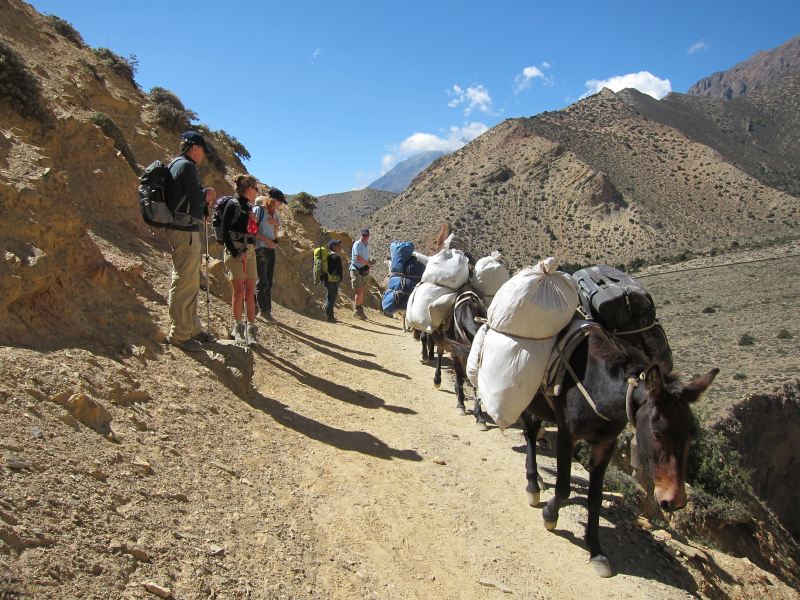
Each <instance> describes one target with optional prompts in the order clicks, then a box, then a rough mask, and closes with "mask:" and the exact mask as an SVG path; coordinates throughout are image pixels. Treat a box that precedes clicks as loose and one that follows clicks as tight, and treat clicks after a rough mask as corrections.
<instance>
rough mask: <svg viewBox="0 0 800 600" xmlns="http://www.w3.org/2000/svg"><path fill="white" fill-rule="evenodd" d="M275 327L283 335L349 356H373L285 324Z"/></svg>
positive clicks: (277, 324)
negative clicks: (339, 351)
mask: <svg viewBox="0 0 800 600" xmlns="http://www.w3.org/2000/svg"><path fill="white" fill-rule="evenodd" d="M275 327H277V328H278V329H279V330H281V331H283V332H285V333H288V334H290V335H293V336H295V337H297V338H304V339H305V340H308V341H310V342H312V343H314V344H318V345H321V346H328V347H330V348H335V349H336V350H342V351H344V352H349V353H350V354H358V355H359V356H375V355H374V354H373V353H372V352H364V351H363V350H353V349H351V348H347V347H346V346H340V345H339V344H334V343H333V342H331V341H329V340H323V339H322V338H318V337H314V336H313V335H309V334H308V333H306V332H305V331H301V330H299V329H296V328H294V327H290V326H289V325H287V324H286V323H275ZM301 341H302V340H301Z"/></svg>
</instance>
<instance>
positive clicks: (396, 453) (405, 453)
mask: <svg viewBox="0 0 800 600" xmlns="http://www.w3.org/2000/svg"><path fill="white" fill-rule="evenodd" d="M208 349H209V350H211V351H212V354H209V353H207V352H197V353H192V354H187V356H190V357H192V358H194V359H196V360H197V361H198V362H199V363H200V364H202V365H203V366H205V367H207V368H208V369H209V370H211V371H212V372H213V373H214V374H215V375H216V376H217V378H218V379H219V381H220V382H221V383H222V384H223V385H225V387H227V388H228V389H229V390H230V391H231V392H232V393H233V394H234V395H235V396H236V397H237V398H239V399H240V400H243V401H244V402H246V403H247V404H248V405H250V406H251V407H253V408H255V409H257V410H260V411H261V412H263V413H265V414H267V415H269V416H270V417H272V418H273V419H274V420H275V421H277V422H279V423H281V424H282V425H283V426H284V427H287V428H289V429H293V430H294V431H297V432H298V433H300V434H302V435H304V436H306V437H308V438H310V439H313V440H317V441H319V442H322V443H323V444H328V445H329V446H333V447H335V448H339V449H340V450H345V451H348V452H360V453H362V454H367V455H369V456H374V457H375V458H380V459H383V460H411V461H421V460H422V456H420V455H419V454H418V453H417V452H415V451H414V450H399V449H397V448H392V447H391V446H389V445H388V444H386V443H385V442H383V441H382V440H380V439H379V438H377V437H375V436H374V435H372V434H370V433H367V432H365V431H348V430H345V429H337V428H336V427H331V426H330V425H325V424H324V423H320V422H319V421H315V420H314V419H311V418H309V417H306V416H304V415H301V414H299V413H296V412H294V411H292V410H290V409H289V408H288V407H287V406H286V405H285V404H283V403H281V402H279V401H278V400H275V399H273V398H269V397H267V396H265V395H264V394H262V393H261V392H259V391H258V390H256V389H255V388H253V386H252V383H251V382H252V357H250V359H249V367H248V366H247V364H248V353H246V352H244V351H243V350H242V349H241V348H239V347H237V346H234V345H231V344H211V345H210V346H209V348H208ZM263 354H268V353H266V352H263ZM268 356H270V357H271V358H272V360H270V364H273V365H274V364H275V361H276V360H277V359H276V357H274V356H273V355H269V354H268ZM220 359H222V360H220ZM232 367H235V370H234V369H233V368H232ZM236 371H238V374H237V372H236ZM245 371H247V372H248V374H245ZM393 408H396V407H393ZM412 412H413V411H412Z"/></svg>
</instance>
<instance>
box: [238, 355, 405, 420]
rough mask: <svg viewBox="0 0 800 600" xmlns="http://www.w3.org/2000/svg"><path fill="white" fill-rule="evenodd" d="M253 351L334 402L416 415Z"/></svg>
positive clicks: (380, 399)
mask: <svg viewBox="0 0 800 600" xmlns="http://www.w3.org/2000/svg"><path fill="white" fill-rule="evenodd" d="M253 350H254V351H255V352H256V353H257V354H258V355H259V356H260V357H261V358H263V359H264V360H265V361H266V362H267V363H269V364H270V365H272V366H273V367H275V368H276V369H279V370H281V371H283V372H284V373H286V374H287V375H291V376H292V377H294V378H295V379H296V380H297V381H298V383H301V384H303V385H305V386H308V387H310V388H314V389H316V390H319V391H320V392H321V393H323V394H325V395H327V396H330V397H331V398H334V399H335V400H339V401H341V402H346V403H348V404H353V405H354V406H360V407H361V408H370V409H374V408H383V409H385V410H388V411H389V412H393V413H398V414H405V415H414V414H417V413H416V411H414V410H412V409H410V408H407V407H405V406H394V405H392V404H386V401H385V400H384V399H383V398H379V397H378V396H375V395H374V394H370V393H369V392H365V391H363V390H354V389H352V388H349V387H347V386H345V385H341V384H338V383H334V382H333V381H329V380H328V379H323V378H322V377H317V376H316V375H312V374H311V373H309V372H308V371H305V370H303V369H301V368H300V367H298V366H297V365H294V364H292V363H290V362H287V361H285V360H281V359H279V358H278V357H276V356H275V355H274V354H272V353H270V352H269V351H267V350H264V349H259V348H254V349H253Z"/></svg>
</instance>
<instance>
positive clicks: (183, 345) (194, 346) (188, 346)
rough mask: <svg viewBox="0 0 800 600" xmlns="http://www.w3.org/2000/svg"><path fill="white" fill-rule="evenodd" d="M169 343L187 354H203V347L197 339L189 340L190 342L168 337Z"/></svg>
mask: <svg viewBox="0 0 800 600" xmlns="http://www.w3.org/2000/svg"><path fill="white" fill-rule="evenodd" d="M167 343H168V344H171V345H173V346H175V347H176V348H180V349H181V350H184V351H185V352H202V351H203V347H202V346H201V345H200V342H198V341H197V340H195V339H188V340H176V339H175V338H172V337H167Z"/></svg>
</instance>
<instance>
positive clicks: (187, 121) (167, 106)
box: [148, 87, 197, 132]
mask: <svg viewBox="0 0 800 600" xmlns="http://www.w3.org/2000/svg"><path fill="white" fill-rule="evenodd" d="M148 97H149V99H150V103H151V104H152V105H153V110H154V112H155V117H156V122H157V123H158V124H159V125H161V126H162V127H163V128H164V129H167V130H169V131H174V132H183V131H186V130H187V129H190V128H191V127H192V121H195V120H197V113H196V112H194V111H192V110H189V109H188V108H186V107H185V106H184V105H183V102H181V100H180V98H178V97H177V96H176V95H175V94H173V93H172V92H171V91H169V90H168V89H166V88H162V87H154V88H153V89H151V90H150V93H149V94H148Z"/></svg>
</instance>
